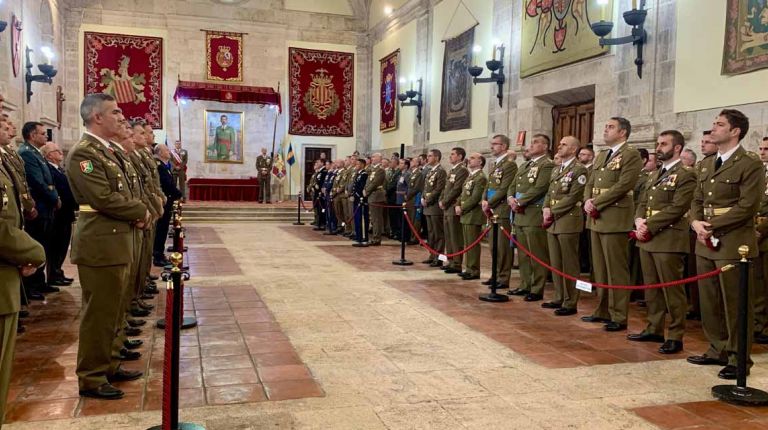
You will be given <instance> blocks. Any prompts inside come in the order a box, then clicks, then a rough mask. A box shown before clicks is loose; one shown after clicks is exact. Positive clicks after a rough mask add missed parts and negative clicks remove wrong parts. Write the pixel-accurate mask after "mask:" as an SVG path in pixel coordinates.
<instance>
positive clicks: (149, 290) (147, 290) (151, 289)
mask: <svg viewBox="0 0 768 430" xmlns="http://www.w3.org/2000/svg"><path fill="white" fill-rule="evenodd" d="M144 292H145V293H147V294H159V293H160V290H158V289H157V285H149V284H147V286H146V287H144Z"/></svg>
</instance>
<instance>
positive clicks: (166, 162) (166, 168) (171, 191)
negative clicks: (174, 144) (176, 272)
mask: <svg viewBox="0 0 768 430" xmlns="http://www.w3.org/2000/svg"><path fill="white" fill-rule="evenodd" d="M155 161H156V163H157V173H158V176H159V177H160V188H161V189H162V191H163V194H164V195H165V197H166V200H165V207H164V208H163V216H162V217H160V219H159V220H158V221H157V230H156V231H155V244H154V248H153V251H152V258H153V259H154V260H155V261H162V260H165V241H166V239H168V229H169V228H170V225H171V215H172V214H173V202H175V201H176V200H178V199H180V198H181V191H179V189H178V188H176V183H175V181H174V180H173V174H172V173H171V172H172V171H173V166H171V151H170V150H169V149H168V147H167V146H165V145H164V144H162V143H160V144H158V145H157V146H155Z"/></svg>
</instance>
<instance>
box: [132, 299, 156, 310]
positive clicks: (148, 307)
mask: <svg viewBox="0 0 768 430" xmlns="http://www.w3.org/2000/svg"><path fill="white" fill-rule="evenodd" d="M136 303H137V304H138V305H139V307H140V308H142V309H146V310H148V311H151V310H152V309H154V308H155V305H150V304H149V303H144V302H142V301H141V300H136Z"/></svg>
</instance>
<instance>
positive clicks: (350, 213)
mask: <svg viewBox="0 0 768 430" xmlns="http://www.w3.org/2000/svg"><path fill="white" fill-rule="evenodd" d="M346 165H347V178H346V180H345V181H344V198H345V201H344V216H345V218H346V219H345V224H344V236H346V237H348V238H350V239H352V237H354V235H355V177H356V176H357V169H355V166H356V165H357V157H356V156H354V155H350V156H349V157H347V162H346ZM346 221H349V222H346Z"/></svg>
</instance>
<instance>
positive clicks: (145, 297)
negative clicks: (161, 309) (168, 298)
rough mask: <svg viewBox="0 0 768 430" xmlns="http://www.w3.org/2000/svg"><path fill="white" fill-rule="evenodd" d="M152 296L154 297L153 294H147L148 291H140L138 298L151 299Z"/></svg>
mask: <svg viewBox="0 0 768 430" xmlns="http://www.w3.org/2000/svg"><path fill="white" fill-rule="evenodd" d="M154 298H155V296H153V295H152V294H149V293H141V295H140V296H139V299H141V300H152V299H154Z"/></svg>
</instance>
